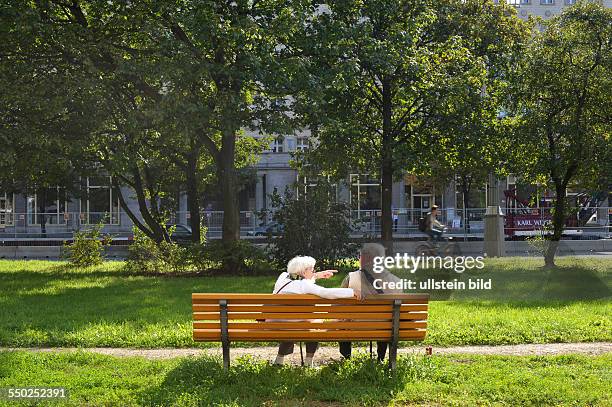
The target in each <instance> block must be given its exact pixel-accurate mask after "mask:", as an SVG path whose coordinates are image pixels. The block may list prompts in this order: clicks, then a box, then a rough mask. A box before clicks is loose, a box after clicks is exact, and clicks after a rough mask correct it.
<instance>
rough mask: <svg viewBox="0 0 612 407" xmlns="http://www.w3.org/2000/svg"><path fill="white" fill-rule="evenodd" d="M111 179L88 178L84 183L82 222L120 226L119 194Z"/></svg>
mask: <svg viewBox="0 0 612 407" xmlns="http://www.w3.org/2000/svg"><path fill="white" fill-rule="evenodd" d="M111 181H112V179H111V177H87V178H84V179H83V181H82V187H83V198H81V222H82V223H85V224H95V223H103V224H105V225H118V224H119V194H118V192H117V190H116V189H115V188H113V187H112V186H111V185H112V182H111Z"/></svg>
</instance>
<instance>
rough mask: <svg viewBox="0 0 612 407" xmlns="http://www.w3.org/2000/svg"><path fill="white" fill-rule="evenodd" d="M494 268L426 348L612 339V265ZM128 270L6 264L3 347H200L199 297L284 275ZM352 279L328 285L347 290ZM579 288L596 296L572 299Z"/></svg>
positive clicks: (517, 261)
mask: <svg viewBox="0 0 612 407" xmlns="http://www.w3.org/2000/svg"><path fill="white" fill-rule="evenodd" d="M486 264H487V267H486V269H485V270H482V271H479V272H477V273H476V274H474V275H475V276H476V275H477V276H479V277H483V276H496V278H497V280H496V281H498V284H497V285H498V290H497V291H496V292H492V293H485V294H482V295H481V296H472V297H469V296H465V295H463V294H462V293H455V294H456V295H455V296H453V297H452V298H454V300H451V301H432V303H431V307H430V321H429V328H428V336H427V339H426V343H429V344H434V345H463V344H465V345H467V344H515V343H545V342H588V341H611V340H612V319H611V315H612V305H611V302H610V298H611V297H610V294H609V293H610V288H609V287H610V281H611V277H612V273H611V270H612V259H607V258H560V259H559V260H558V264H559V265H560V269H559V270H557V271H555V272H552V273H553V274H549V275H547V274H542V273H544V272H542V271H541V270H539V266H540V265H541V259H526V258H507V259H499V260H496V259H490V260H487V263H486ZM122 267H123V263H120V262H107V263H105V264H103V265H102V266H100V267H94V268H89V269H71V268H69V267H68V266H67V265H66V264H65V263H62V262H48V261H7V260H3V261H0V309H1V310H2V312H0V346H17V347H27V346H79V347H93V346H114V347H191V346H195V344H194V343H193V342H192V340H191V293H192V292H270V291H271V290H272V287H273V284H274V281H275V278H276V276H254V277H185V278H182V277H181V278H178V277H173V278H170V277H159V276H158V277H148V276H135V275H129V274H126V273H124V272H123V271H122ZM340 274H341V273H340ZM509 275H513V277H512V279H505V278H506V276H509ZM468 276H469V275H468V274H467V273H464V274H463V278H466V277H468ZM516 276H518V278H517V277H516ZM542 276H544V277H546V281H547V285H546V286H543V285H542V278H541V277H542ZM551 276H552V278H551ZM558 276H565V277H563V278H557V277H558ZM568 276H569V277H568ZM343 277H344V275H339V276H337V277H336V278H335V279H334V280H332V281H326V282H325V284H327V285H331V286H334V285H338V284H339V282H340V281H341V279H342V278H343ZM535 277H538V278H535ZM577 288H580V291H581V292H583V293H587V294H588V293H590V294H591V295H590V296H586V297H584V296H583V297H576V296H575V295H572V293H574V292H576V290H577ZM479 295H480V294H479ZM239 345H240V344H233V346H239ZM198 346H218V344H198Z"/></svg>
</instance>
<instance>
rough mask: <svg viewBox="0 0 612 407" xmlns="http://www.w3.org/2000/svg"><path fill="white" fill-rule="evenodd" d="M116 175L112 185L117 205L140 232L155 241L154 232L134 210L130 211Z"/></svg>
mask: <svg viewBox="0 0 612 407" xmlns="http://www.w3.org/2000/svg"><path fill="white" fill-rule="evenodd" d="M117 178H118V177H117V176H113V177H112V179H113V181H112V182H113V187H114V188H115V189H116V190H117V196H118V198H119V205H120V206H121V209H123V211H124V212H125V213H126V214H127V216H128V218H130V220H131V221H132V223H133V224H134V225H135V226H136V227H137V228H138V229H140V230H141V231H142V233H144V234H145V235H146V236H147V237H148V238H150V239H153V240H155V241H157V236H155V233H154V232H153V231H152V230H151V229H149V228H147V227H146V226H145V225H144V224H143V223H142V222H141V221H140V219H138V217H137V216H136V214H135V213H134V212H132V210H131V209H130V207H129V206H128V204H127V202H126V201H125V197H124V196H123V192H122V191H121V185H119V182H117Z"/></svg>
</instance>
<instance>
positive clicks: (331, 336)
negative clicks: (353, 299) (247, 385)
mask: <svg viewBox="0 0 612 407" xmlns="http://www.w3.org/2000/svg"><path fill="white" fill-rule="evenodd" d="M220 338H221V334H220V332H219V331H218V330H206V329H194V330H193V339H194V340H195V341H218V340H220ZM423 338H425V330H400V331H399V339H403V340H407V339H412V340H419V339H423ZM229 339H230V340H231V341H240V340H246V341H249V340H253V341H273V342H278V341H279V340H295V341H299V340H304V339H309V340H318V341H338V340H345V339H351V340H390V339H391V331H382V330H381V331H339V330H338V331H248V330H231V329H230V330H229Z"/></svg>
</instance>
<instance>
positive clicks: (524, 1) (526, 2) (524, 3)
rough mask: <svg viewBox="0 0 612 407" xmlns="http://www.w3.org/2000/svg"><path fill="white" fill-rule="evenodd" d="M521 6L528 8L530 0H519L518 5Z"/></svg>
mask: <svg viewBox="0 0 612 407" xmlns="http://www.w3.org/2000/svg"><path fill="white" fill-rule="evenodd" d="M519 4H520V5H521V6H528V5H530V4H531V0H520V3H519Z"/></svg>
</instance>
